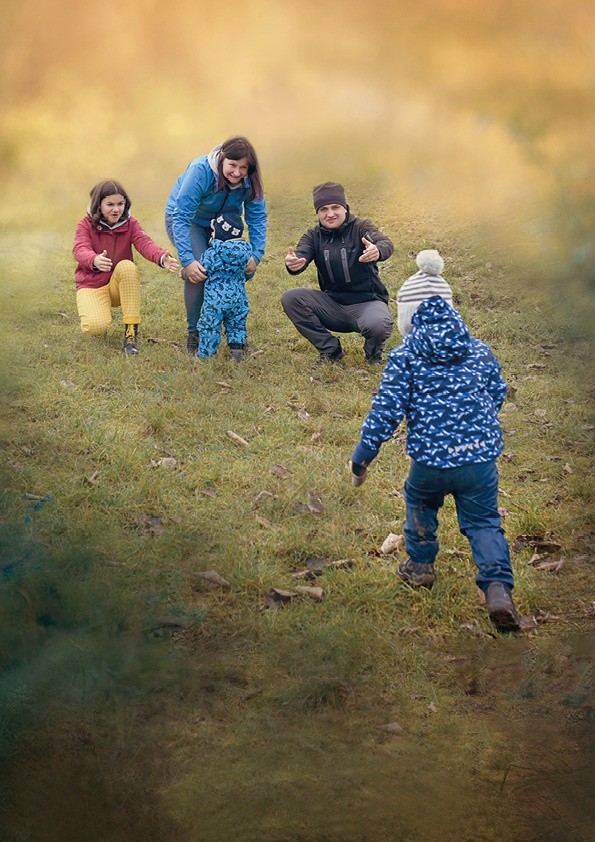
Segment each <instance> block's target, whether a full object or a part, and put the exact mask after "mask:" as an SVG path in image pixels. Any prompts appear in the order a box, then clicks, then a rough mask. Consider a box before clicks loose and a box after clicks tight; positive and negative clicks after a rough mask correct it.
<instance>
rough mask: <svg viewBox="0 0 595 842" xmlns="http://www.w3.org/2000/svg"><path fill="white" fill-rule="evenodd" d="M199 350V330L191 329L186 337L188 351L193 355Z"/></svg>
mask: <svg viewBox="0 0 595 842" xmlns="http://www.w3.org/2000/svg"><path fill="white" fill-rule="evenodd" d="M197 351H198V331H197V330H189V331H188V336H187V337H186V353H187V354H190V356H191V357H194V356H195V355H196V352H197Z"/></svg>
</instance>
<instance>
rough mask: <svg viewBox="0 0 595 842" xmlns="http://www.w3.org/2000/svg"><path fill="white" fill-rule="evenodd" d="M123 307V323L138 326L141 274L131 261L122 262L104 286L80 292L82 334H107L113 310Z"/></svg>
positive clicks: (83, 289) (78, 307) (86, 288)
mask: <svg viewBox="0 0 595 842" xmlns="http://www.w3.org/2000/svg"><path fill="white" fill-rule="evenodd" d="M120 304H121V305H122V318H123V321H124V323H125V324H138V323H139V322H140V272H139V270H138V266H135V264H134V263H133V262H132V261H131V260H121V261H120V262H119V263H118V265H117V266H116V268H115V269H114V271H113V273H112V276H111V279H110V281H109V283H108V284H106V285H105V286H102V287H98V288H96V289H93V288H92V287H81V288H79V289H77V291H76V305H77V309H78V314H79V318H80V320H81V330H82V331H83V333H88V334H89V335H91V336H101V334H102V333H105V331H106V330H107V329H108V327H109V326H110V324H111V322H112V307H119V306H120Z"/></svg>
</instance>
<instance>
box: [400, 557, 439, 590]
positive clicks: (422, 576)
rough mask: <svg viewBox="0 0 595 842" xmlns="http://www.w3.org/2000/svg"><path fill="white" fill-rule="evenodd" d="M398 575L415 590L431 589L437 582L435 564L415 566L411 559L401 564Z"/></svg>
mask: <svg viewBox="0 0 595 842" xmlns="http://www.w3.org/2000/svg"><path fill="white" fill-rule="evenodd" d="M397 575H398V577H399V579H401V580H402V581H403V582H406V583H407V584H408V585H411V586H412V587H413V588H429V589H431V588H432V585H433V584H434V582H435V581H436V574H435V573H434V565H433V564H415V563H414V562H413V561H411V559H410V558H408V559H405V561H402V562H401V563H400V564H399V567H398V569H397Z"/></svg>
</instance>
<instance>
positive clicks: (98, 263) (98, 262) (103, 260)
mask: <svg viewBox="0 0 595 842" xmlns="http://www.w3.org/2000/svg"><path fill="white" fill-rule="evenodd" d="M93 266H94V267H95V268H96V269H97V270H98V271H99V272H109V270H110V269H111V268H112V261H111V260H110V259H109V257H108V256H107V249H104V250H103V251H102V252H101V254H98V255H96V256H95V260H94V261H93Z"/></svg>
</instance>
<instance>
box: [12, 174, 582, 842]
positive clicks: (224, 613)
mask: <svg viewBox="0 0 595 842" xmlns="http://www.w3.org/2000/svg"><path fill="white" fill-rule="evenodd" d="M302 199H303V197H293V198H284V199H278V198H276V197H273V198H272V200H271V220H272V222H271V231H270V245H269V249H268V253H267V257H266V258H265V260H264V261H263V264H262V266H261V268H260V269H259V272H258V273H257V275H256V277H255V278H254V279H253V281H251V282H250V285H249V296H250V303H251V310H252V312H251V315H250V317H249V335H250V344H251V345H252V346H253V347H255V348H258V349H261V350H262V351H264V353H262V354H261V355H259V356H255V357H253V358H250V359H248V360H246V361H245V362H243V363H242V364H241V365H234V364H232V362H231V361H230V360H229V359H228V357H227V355H226V354H225V353H224V351H221V352H220V354H219V355H218V357H217V358H216V359H214V360H212V361H210V362H209V363H208V364H205V365H198V364H196V363H195V362H193V361H192V360H191V359H190V358H188V357H187V356H186V355H185V354H184V353H183V352H182V345H183V341H184V327H183V325H184V320H183V305H182V300H181V290H180V286H179V283H180V282H179V280H178V279H177V278H176V277H171V276H169V275H168V274H166V273H165V272H161V271H159V270H158V269H157V268H156V267H154V266H153V265H150V264H147V263H145V262H144V261H141V272H142V279H143V280H142V284H143V323H142V326H141V341H142V354H141V355H139V357H138V358H135V359H127V358H125V357H124V356H123V355H122V354H121V352H120V346H121V326H120V324H119V321H118V319H119V314H118V313H117V312H116V313H115V314H114V325H113V326H112V328H111V330H110V331H109V334H108V336H107V337H105V338H100V339H89V338H86V337H84V336H83V335H82V334H81V333H80V331H79V327H78V319H77V315H76V308H75V301H74V283H73V279H72V272H73V265H72V260H71V258H70V239H71V232H70V231H66V230H62V229H60V230H58V231H39V232H23V231H18V232H16V231H15V232H11V231H5V232H4V233H3V236H2V239H3V253H4V255H5V265H4V269H3V272H4V277H3V282H4V283H3V294H2V295H3V306H2V316H1V317H0V318H1V320H2V327H3V343H2V344H3V352H2V356H3V365H2V372H1V374H0V377H1V378H2V384H3V394H4V396H5V405H4V409H3V414H2V427H1V441H2V470H3V478H4V483H3V487H4V490H3V492H2V502H3V519H4V530H3V535H4V537H3V554H2V564H3V567H2V579H1V581H0V616H1V617H2V625H3V631H2V634H1V638H0V656H1V658H2V663H3V665H4V668H5V672H4V677H3V678H2V679H0V703H1V708H0V715H1V719H0V736H1V738H2V743H1V746H2V755H3V759H4V760H5V761H7V762H6V764H5V768H6V769H7V770H8V769H10V772H8V771H7V772H6V773H2V778H1V780H2V786H1V787H0V789H1V790H2V791H3V795H2V798H1V800H0V810H1V811H2V815H3V819H4V824H5V826H6V827H7V828H8V836H7V837H6V838H9V839H11V840H15V842H22V841H23V840H37V839H41V838H43V839H44V840H50V841H51V840H70V839H89V840H95V839H97V840H110V842H111V840H114V842H115V840H124V839H127V840H130V839H143V840H148V839H154V840H168V842H169V840H176V842H177V841H178V840H188V842H195V840H209V841H210V840H234V842H235V841H236V840H238V841H240V840H246V842H257V841H258V840H261V839H262V840H264V839H273V840H275V842H282V840H288V842H299V841H300V840H303V842H314V840H316V842H323V840H328V841H329V842H343V840H345V842H349V840H354V842H355V840H358V842H361V840H369V841H370V842H378V841H379V840H391V842H394V841H395V840H403V842H405V841H406V842H412V840H434V839H441V840H451V839H452V840H455V839H456V840H469V842H472V840H473V842H475V840H495V839H499V840H507V839H510V840H512V839H516V838H525V839H541V840H552V842H553V840H554V839H555V840H570V839H573V840H575V839H586V838H587V837H588V827H589V826H590V825H589V824H588V818H587V816H586V811H585V805H584V801H585V800H586V796H587V793H588V792H589V778H588V775H587V771H586V767H587V759H588V756H587V748H586V743H585V742H583V740H585V734H586V733H587V727H588V722H589V718H590V717H591V716H592V696H591V685H590V675H591V673H590V672H589V661H590V658H591V656H592V647H590V644H589V637H588V623H589V616H588V614H589V612H588V608H589V604H590V601H591V600H592V593H593V589H592V586H593V577H592V571H591V566H590V562H591V551H592V546H593V545H592V520H591V512H592V506H593V481H592V467H593V466H592V462H591V461H590V456H591V451H592V432H591V430H590V425H591V424H592V416H591V414H590V411H591V406H592V405H591V403H590V397H591V396H590V393H589V377H588V372H589V371H590V370H592V366H591V365H590V360H591V357H590V344H589V343H590V339H591V337H590V336H589V334H588V333H587V332H586V331H585V328H584V325H585V324H588V319H587V317H586V315H585V313H586V312H587V311H588V310H589V308H591V311H592V307H591V305H590V304H589V303H588V302H587V301H585V300H580V301H577V300H572V299H571V298H568V299H566V300H564V301H562V302H560V301H558V300H557V299H555V298H554V297H553V295H551V294H550V291H551V290H552V289H554V288H555V285H556V283H559V282H560V280H561V279H560V278H559V277H557V276H555V274H554V270H552V271H551V274H550V275H547V274H543V273H542V272H541V271H539V272H538V271H537V269H534V268H533V267H528V266H524V265H523V264H522V263H521V262H520V261H518V262H517V263H516V264H515V263H514V262H513V261H512V259H510V257H507V258H506V262H505V261H504V259H503V258H501V255H500V254H498V255H497V256H494V255H493V254H491V255H489V256H485V257H484V252H485V254H486V255H487V254H488V252H487V250H486V249H485V243H482V240H481V235H480V233H479V232H473V231H465V232H461V231H457V230H450V229H449V228H448V226H446V225H444V222H443V220H442V219H441V218H440V216H439V214H437V216H436V219H433V220H431V219H430V220H428V219H426V218H423V216H422V214H421V213H419V214H416V213H415V209H412V208H411V207H410V206H408V207H406V208H405V207H399V206H394V205H387V204H386V203H385V202H383V201H381V200H378V201H377V202H376V203H374V202H373V203H371V202H370V200H369V197H368V196H367V194H366V192H365V191H364V190H361V191H360V193H359V194H358V193H357V191H354V196H353V198H352V204H353V206H354V207H356V208H358V209H360V208H361V210H360V213H361V214H362V215H369V216H370V217H371V218H372V219H374V220H375V221H376V222H377V223H378V225H379V226H380V227H381V228H383V227H384V228H385V229H386V230H387V232H389V233H391V234H392V235H393V237H394V239H395V242H396V245H397V249H396V251H395V255H394V256H393V257H392V258H391V260H390V261H388V262H387V264H385V267H384V277H385V279H386V281H387V282H388V285H389V287H390V289H391V292H392V293H393V295H394V293H395V292H396V289H397V288H398V285H399V284H400V282H401V281H402V280H403V279H404V278H405V277H406V276H407V275H408V274H409V273H410V272H411V271H412V270H413V255H414V254H415V253H416V252H417V251H418V250H419V249H420V248H421V247H424V246H426V245H435V246H437V247H438V248H440V249H441V251H442V252H443V253H444V254H445V256H446V258H447V263H446V268H445V271H444V274H445V277H446V278H447V279H448V280H449V281H450V283H451V285H452V286H453V289H454V290H455V298H456V302H457V305H458V306H459V307H460V309H461V312H462V313H463V315H464V316H465V318H466V319H467V320H468V322H469V324H470V326H471V328H472V332H473V333H474V334H475V335H477V336H479V337H480V338H482V339H484V340H486V341H488V342H489V343H490V344H491V346H492V347H493V349H494V351H495V352H496V354H497V355H498V357H499V359H500V361H501V363H502V366H503V370H504V375H505V377H506V379H507V381H508V382H509V383H510V384H511V385H513V386H514V387H516V389H517V393H516V395H515V397H514V399H513V400H512V401H510V402H509V405H508V406H507V407H506V408H505V411H504V412H503V414H502V422H503V426H504V428H505V430H506V448H505V457H504V459H503V460H501V463H500V470H501V489H502V491H503V492H504V493H503V496H502V499H501V505H502V506H503V507H504V509H506V513H505V519H504V523H505V527H506V530H507V535H508V538H509V540H510V541H511V543H512V542H513V541H514V540H515V538H516V537H517V536H519V535H541V536H547V537H549V538H552V539H554V540H556V541H558V542H559V543H560V544H561V545H562V547H563V550H562V553H561V554H562V555H564V556H565V557H566V558H567V564H566V566H565V567H564V568H563V570H562V571H561V572H560V574H558V575H556V574H551V573H547V572H543V571H539V570H537V569H535V568H534V567H532V566H530V565H529V560H530V558H531V556H532V554H533V549H532V548H531V547H529V546H524V547H522V548H521V549H519V550H518V551H515V552H514V554H513V564H514V569H515V575H516V581H517V588H516V591H515V594H516V598H517V602H518V605H519V608H520V610H521V612H522V613H523V614H526V615H532V614H537V613H539V612H542V613H549V614H553V615H556V618H550V621H549V622H547V623H544V624H543V625H540V626H539V627H538V628H537V629H535V630H533V631H531V632H530V633H527V634H525V635H523V636H521V637H520V638H506V637H504V636H498V635H495V634H494V632H493V631H492V630H491V628H490V626H489V623H488V622H487V618H486V616H485V609H484V607H483V606H482V604H481V601H480V599H479V596H478V592H477V589H476V587H475V584H474V568H473V563H472V560H471V556H470V553H469V549H468V546H467V544H466V542H465V540H464V538H463V537H462V536H461V535H460V533H459V532H458V528H457V524H456V516H455V512H454V507H453V506H452V504H451V503H447V505H446V506H445V508H444V510H443V512H442V516H441V527H440V539H441V553H440V555H439V557H438V569H439V578H438V581H437V584H436V587H435V588H434V590H433V591H432V592H431V593H428V592H423V593H420V592H417V591H413V590H411V589H410V588H408V587H407V586H405V585H403V584H402V583H399V582H398V580H397V579H396V576H395V566H396V563H397V561H398V560H399V558H401V557H402V554H395V555H393V556H389V557H382V556H380V555H379V553H378V549H379V547H380V545H381V544H382V541H383V540H384V538H385V537H386V535H387V534H388V533H389V532H397V533H399V532H401V530H402V520H403V514H404V510H403V500H402V497H401V496H399V492H400V491H401V489H402V485H403V480H404V478H405V476H406V474H407V469H408V460H407V457H406V455H405V453H404V445H403V436H402V435H399V436H397V438H396V439H395V440H394V441H392V442H390V443H388V444H387V445H386V446H385V447H384V448H383V451H382V454H381V457H380V459H379V460H378V462H377V464H376V465H375V466H374V468H373V469H372V470H371V471H370V476H369V479H368V481H367V483H366V485H365V486H364V487H363V488H362V489H359V490H355V489H353V488H352V487H351V485H350V483H349V481H348V475H347V469H346V466H347V462H348V459H349V456H350V454H351V450H352V447H353V445H354V444H355V442H356V441H357V438H358V433H359V429H360V426H361V423H362V420H363V418H364V416H365V414H366V412H367V410H368V409H369V406H370V401H371V396H372V393H373V390H374V389H375V387H376V386H377V383H378V380H379V377H380V373H379V372H375V371H373V370H372V369H369V368H368V367H367V366H366V365H365V364H364V362H363V356H362V350H361V339H360V338H358V337H354V336H347V337H345V341H344V346H345V348H346V351H347V355H346V358H345V361H344V363H342V364H341V365H339V366H337V367H333V368H331V369H329V370H323V371H320V372H317V373H316V374H314V375H313V374H312V372H311V370H310V364H311V362H312V361H313V359H314V356H315V355H314V352H313V350H312V348H311V347H310V346H308V344H307V343H306V342H305V340H303V339H302V338H301V337H300V336H299V335H298V334H297V333H296V332H295V330H294V328H293V327H292V325H291V324H290V323H289V322H288V320H287V319H286V318H285V316H284V314H283V312H282V310H281V307H280V304H279V298H280V295H281V293H282V292H283V290H284V289H286V288H287V287H288V285H289V284H290V280H289V277H288V276H287V274H286V272H285V269H284V265H283V256H284V254H285V252H286V249H287V246H288V245H289V244H291V242H295V240H296V239H297V237H298V235H299V233H300V232H301V231H302V230H303V229H304V228H305V227H306V226H307V225H309V224H310V221H311V220H310V208H309V206H308V205H307V203H306V202H305V201H302ZM387 208H388V209H387ZM139 217H140V218H141V219H142V220H143V222H144V223H145V226H146V228H147V230H148V231H149V233H151V235H152V236H154V237H155V239H156V240H157V241H160V242H165V239H164V238H165V235H164V233H163V231H162V230H160V227H159V224H158V223H157V222H156V221H155V220H157V219H158V214H157V212H156V211H155V213H154V214H153V215H152V211H151V209H146V212H145V213H143V212H142V209H141V210H139ZM151 223H152V224H151ZM437 232H439V233H437ZM537 277H538V278H539V284H537V283H536V281H535V280H534V278H537ZM306 279H307V280H306ZM303 280H306V282H307V283H310V284H312V283H314V280H313V276H312V273H311V272H310V273H308V274H307V275H306V276H303ZM577 310H581V316H580V317H577V316H576V313H577ZM61 311H62V312H61ZM150 339H153V340H155V339H158V340H162V341H161V342H158V343H151V342H150V341H149V340H150ZM396 344H398V337H397V335H396V333H395V335H393V337H392V338H391V346H394V345H396ZM535 364H537V365H542V364H543V365H545V367H544V368H539V367H538V368H535V367H531V366H534V365H535ZM222 383H223V384H224V385H221V384H222ZM69 384H72V385H69ZM225 384H227V385H225ZM511 404H512V405H511ZM300 410H305V411H306V412H307V413H308V415H309V416H310V421H309V422H308V421H307V420H303V419H301V418H300V417H299V415H298V412H299V411H300ZM228 430H232V431H234V432H235V433H237V434H238V435H240V436H242V437H243V438H244V439H246V440H247V441H248V447H245V448H244V447H239V446H238V445H237V444H235V443H234V442H232V441H231V440H230V438H229V437H228V436H227V435H226V432H227V431H228ZM164 456H173V457H174V458H175V459H176V462H177V464H176V466H175V468H173V469H171V470H169V469H166V468H163V467H160V466H159V465H157V464H154V463H157V462H158V460H159V459H161V458H162V457H164ZM275 465H282V466H283V467H284V468H285V469H286V471H287V472H288V476H287V477H286V478H282V477H280V476H278V475H277V474H275V473H274V472H272V471H271V469H272V468H273V466H275ZM205 491H206V492H210V493H205ZM261 491H268V492H270V493H271V495H273V496H271V497H269V498H267V499H266V500H265V501H264V502H263V503H261V504H260V505H259V506H258V507H256V505H255V503H254V498H255V497H256V495H257V494H258V493H259V492H261ZM310 492H315V493H317V494H319V495H320V497H321V498H322V501H323V503H324V507H325V511H324V513H323V514H318V515H314V514H306V513H303V511H301V510H300V506H303V505H304V504H305V503H307V500H308V494H309V493H310ZM25 495H35V496H36V497H37V498H43V499H41V500H36V499H30V498H27V497H25ZM148 518H154V520H153V521H149V520H148ZM259 518H260V520H259ZM157 519H158V520H157ZM263 519H264V522H263ZM151 523H152V524H153V529H152V530H151V528H150V524H151ZM449 551H450V552H449ZM452 551H456V552H452ZM314 556H320V557H328V558H332V559H345V558H349V559H353V561H354V564H353V567H352V568H351V569H350V570H336V571H329V572H327V573H325V574H324V575H323V576H322V577H321V578H320V579H318V580H317V581H316V582H315V583H314V584H316V585H320V586H321V587H322V588H323V589H324V592H325V598H324V600H323V601H321V602H315V601H312V600H307V599H304V600H299V601H295V602H293V603H292V604H290V605H288V606H286V607H285V608H283V609H280V610H278V611H274V610H264V605H265V603H264V595H265V593H266V592H267V590H268V589H270V588H271V587H277V588H281V589H287V588H290V587H292V586H293V585H294V584H295V582H294V580H292V578H291V574H292V573H293V572H295V571H296V570H299V569H302V568H303V567H304V566H305V562H306V560H307V559H308V558H310V557H314ZM209 569H216V570H217V571H218V572H219V573H220V575H222V576H223V577H225V578H226V579H227V580H228V581H229V583H230V585H231V587H230V588H229V589H228V590H221V589H217V588H213V587H211V586H210V585H208V584H206V583H204V582H201V581H200V580H197V579H196V577H194V576H193V574H194V573H196V572H198V571H203V570H209ZM168 615H169V616H171V615H176V616H182V617H186V618H187V619H188V625H189V626H190V627H189V628H187V629H185V630H184V629H177V630H174V631H171V630H167V629H166V628H164V627H163V623H162V620H163V618H164V617H165V616H168ZM591 618H592V615H591ZM395 721H396V722H398V723H399V724H400V725H401V726H402V728H403V731H404V733H403V735H401V736H394V735H390V734H387V733H385V732H383V731H381V730H379V729H378V727H377V726H378V725H382V724H386V723H389V722H395ZM577 746H578V749H577Z"/></svg>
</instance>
